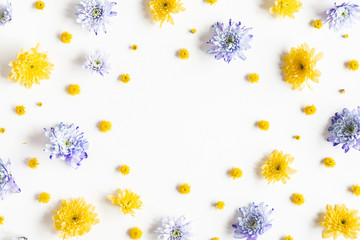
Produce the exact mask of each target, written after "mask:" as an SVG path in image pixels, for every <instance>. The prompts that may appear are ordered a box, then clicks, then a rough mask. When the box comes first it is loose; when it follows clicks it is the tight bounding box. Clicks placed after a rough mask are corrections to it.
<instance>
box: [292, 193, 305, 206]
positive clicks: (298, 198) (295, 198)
mask: <svg viewBox="0 0 360 240" xmlns="http://www.w3.org/2000/svg"><path fill="white" fill-rule="evenodd" d="M291 201H292V202H293V203H295V204H296V205H299V206H300V205H303V204H304V202H305V198H304V196H303V195H302V194H300V193H294V194H293V195H292V196H291Z"/></svg>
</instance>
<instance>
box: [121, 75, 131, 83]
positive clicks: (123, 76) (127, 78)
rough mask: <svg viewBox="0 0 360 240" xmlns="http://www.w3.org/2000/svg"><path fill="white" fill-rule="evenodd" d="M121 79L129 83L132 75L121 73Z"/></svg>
mask: <svg viewBox="0 0 360 240" xmlns="http://www.w3.org/2000/svg"><path fill="white" fill-rule="evenodd" d="M120 81H122V82H123V83H128V82H130V75H129V74H128V73H126V74H121V75H120Z"/></svg>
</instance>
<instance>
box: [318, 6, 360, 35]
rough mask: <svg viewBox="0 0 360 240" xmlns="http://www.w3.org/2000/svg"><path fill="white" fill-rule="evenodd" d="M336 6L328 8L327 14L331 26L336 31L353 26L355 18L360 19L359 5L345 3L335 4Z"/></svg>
mask: <svg viewBox="0 0 360 240" xmlns="http://www.w3.org/2000/svg"><path fill="white" fill-rule="evenodd" d="M334 5H335V7H334V8H331V9H329V10H327V11H326V12H325V14H326V15H327V17H326V22H327V23H329V28H330V29H334V31H335V32H337V31H339V30H341V29H342V28H351V27H352V24H353V21H354V20H359V17H360V15H359V13H360V8H359V5H356V4H350V3H343V4H341V5H336V3H335V4H334Z"/></svg>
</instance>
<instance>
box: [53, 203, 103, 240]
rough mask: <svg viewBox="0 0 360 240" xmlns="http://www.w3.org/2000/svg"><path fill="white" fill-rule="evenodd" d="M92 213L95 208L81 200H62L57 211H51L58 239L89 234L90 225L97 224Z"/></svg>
mask: <svg viewBox="0 0 360 240" xmlns="http://www.w3.org/2000/svg"><path fill="white" fill-rule="evenodd" d="M94 211H95V207H94V206H93V205H91V204H87V203H86V202H85V200H84V199H83V198H78V199H73V200H62V202H61V206H60V208H59V210H58V211H53V213H54V214H55V216H53V220H54V226H55V230H56V231H59V238H61V239H68V238H71V237H77V236H82V235H84V234H85V233H88V232H90V230H91V227H92V225H95V224H98V223H99V219H98V218H97V214H96V213H95V212H94Z"/></svg>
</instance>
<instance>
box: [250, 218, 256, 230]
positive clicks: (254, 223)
mask: <svg viewBox="0 0 360 240" xmlns="http://www.w3.org/2000/svg"><path fill="white" fill-rule="evenodd" d="M249 226H250V227H251V228H255V227H256V226H257V221H256V220H255V219H253V220H251V221H250V223H249Z"/></svg>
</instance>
